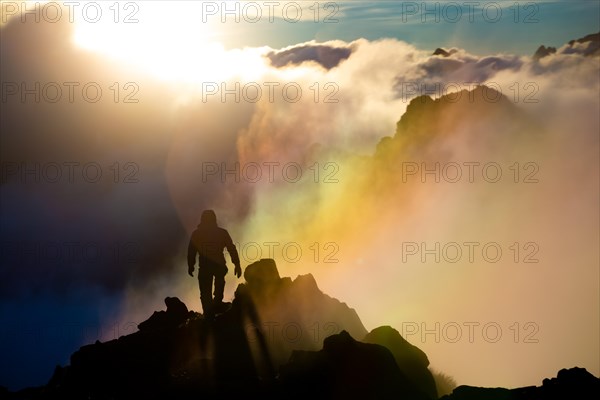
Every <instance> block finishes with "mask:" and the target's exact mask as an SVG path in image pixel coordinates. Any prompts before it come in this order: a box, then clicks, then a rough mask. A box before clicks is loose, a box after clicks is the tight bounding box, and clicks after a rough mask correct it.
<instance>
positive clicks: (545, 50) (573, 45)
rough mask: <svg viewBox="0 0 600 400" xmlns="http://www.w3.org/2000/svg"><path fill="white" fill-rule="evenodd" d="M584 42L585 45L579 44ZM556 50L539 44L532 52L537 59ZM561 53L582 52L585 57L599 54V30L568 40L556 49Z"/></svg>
mask: <svg viewBox="0 0 600 400" xmlns="http://www.w3.org/2000/svg"><path fill="white" fill-rule="evenodd" d="M582 44H584V45H585V46H583V47H582V46H579V45H582ZM556 52H557V49H556V48H555V47H546V46H544V45H541V46H540V47H538V49H537V50H536V51H535V53H534V54H533V59H534V60H536V61H538V60H540V59H542V58H544V57H546V56H548V55H550V54H554V53H556ZM558 52H559V53H562V54H572V53H577V54H583V55H584V56H586V57H593V56H599V55H600V32H597V33H591V34H589V35H585V36H584V37H581V38H579V39H573V40H569V42H568V43H567V46H566V47H562V48H560V49H559V50H558Z"/></svg>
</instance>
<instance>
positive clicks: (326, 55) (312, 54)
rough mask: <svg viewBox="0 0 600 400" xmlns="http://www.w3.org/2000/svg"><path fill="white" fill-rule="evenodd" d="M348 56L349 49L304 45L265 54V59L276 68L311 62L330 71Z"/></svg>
mask: <svg viewBox="0 0 600 400" xmlns="http://www.w3.org/2000/svg"><path fill="white" fill-rule="evenodd" d="M350 54H352V48H351V47H333V46H328V45H323V44H304V45H300V46H295V47H292V48H289V49H286V50H280V51H272V52H270V53H268V54H267V58H269V60H271V64H272V65H273V66H274V67H277V68H282V67H285V66H288V65H300V64H302V63H305V62H310V61H313V62H316V63H317V64H319V65H320V66H322V67H323V68H325V69H332V68H335V67H337V66H338V65H339V64H340V63H341V62H342V61H344V60H345V59H347V58H348V57H350Z"/></svg>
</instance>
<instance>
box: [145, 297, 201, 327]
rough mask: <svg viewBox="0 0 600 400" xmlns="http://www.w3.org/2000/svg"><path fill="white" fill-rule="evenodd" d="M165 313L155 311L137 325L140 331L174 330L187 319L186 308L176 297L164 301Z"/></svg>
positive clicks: (187, 312)
mask: <svg viewBox="0 0 600 400" xmlns="http://www.w3.org/2000/svg"><path fill="white" fill-rule="evenodd" d="M165 304H166V306H167V311H155V312H154V314H152V316H151V317H150V318H148V319H147V320H146V321H144V322H142V323H140V324H139V325H138V329H139V330H140V331H145V330H152V329H169V328H175V327H177V325H179V324H181V323H183V322H184V321H185V320H186V319H187V318H188V317H189V313H190V312H189V311H188V308H187V306H186V305H185V304H184V303H183V302H182V301H181V300H179V299H178V298H177V297H167V298H166V299H165Z"/></svg>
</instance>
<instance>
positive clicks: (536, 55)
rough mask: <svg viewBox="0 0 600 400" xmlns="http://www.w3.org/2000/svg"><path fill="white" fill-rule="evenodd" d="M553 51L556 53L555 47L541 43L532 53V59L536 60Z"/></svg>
mask: <svg viewBox="0 0 600 400" xmlns="http://www.w3.org/2000/svg"><path fill="white" fill-rule="evenodd" d="M554 53H556V47H546V46H544V45H541V46H540V47H538V49H537V50H536V51H535V53H534V54H533V59H534V60H536V61H537V60H539V59H541V58H544V57H546V56H549V55H550V54H554Z"/></svg>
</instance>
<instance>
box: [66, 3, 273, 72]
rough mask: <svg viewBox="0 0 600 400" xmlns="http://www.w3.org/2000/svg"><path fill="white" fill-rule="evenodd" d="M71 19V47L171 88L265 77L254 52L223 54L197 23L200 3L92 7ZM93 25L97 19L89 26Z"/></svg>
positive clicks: (212, 30)
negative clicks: (164, 82) (172, 85)
mask: <svg viewBox="0 0 600 400" xmlns="http://www.w3.org/2000/svg"><path fill="white" fill-rule="evenodd" d="M96 4H102V7H101V12H102V18H96V15H97V12H96V11H95V10H92V11H88V13H87V14H88V15H87V16H86V15H85V14H84V13H83V12H79V13H74V17H75V18H74V20H75V21H74V22H75V34H74V42H75V44H76V45H77V46H79V47H81V48H84V49H86V50H90V51H93V52H97V53H100V54H103V55H105V56H107V57H110V58H113V59H116V60H118V61H120V62H123V63H126V64H129V65H131V66H134V67H135V68H139V69H141V70H143V71H145V72H148V73H150V74H152V75H154V76H155V77H157V78H158V79H161V80H167V81H176V82H190V83H193V82H196V83H200V82H207V81H211V82H219V81H225V80H228V79H233V78H238V79H242V80H252V79H256V78H258V77H259V76H261V75H262V74H263V73H264V71H265V68H266V66H265V62H264V59H263V57H262V55H261V51H260V49H234V50H227V49H225V47H224V46H223V44H222V43H221V42H220V41H219V39H218V35H219V29H223V27H221V26H215V24H214V23H211V22H210V21H208V22H203V21H202V14H201V13H202V10H201V4H200V2H192V1H182V2H165V1H156V2H154V1H148V2H118V3H117V2H115V3H113V2H106V3H104V2H96ZM94 19H97V20H96V21H94Z"/></svg>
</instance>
